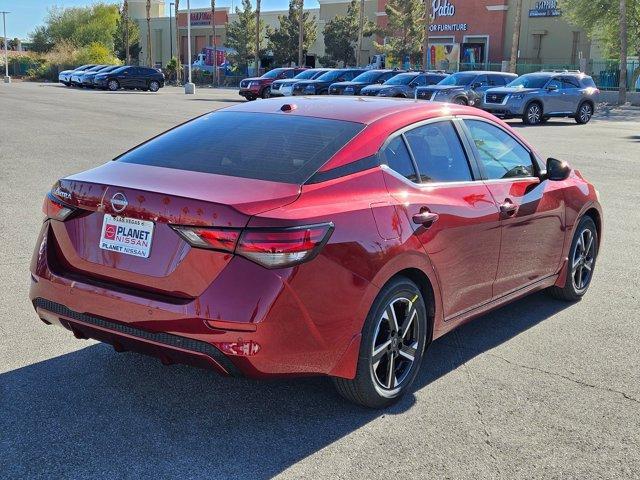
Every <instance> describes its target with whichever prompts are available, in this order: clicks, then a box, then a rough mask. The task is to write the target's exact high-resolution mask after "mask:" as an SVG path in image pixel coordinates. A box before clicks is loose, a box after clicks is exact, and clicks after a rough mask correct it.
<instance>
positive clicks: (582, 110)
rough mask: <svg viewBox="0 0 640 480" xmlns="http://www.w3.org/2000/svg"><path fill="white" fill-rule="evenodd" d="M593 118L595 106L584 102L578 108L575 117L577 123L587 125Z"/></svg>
mask: <svg viewBox="0 0 640 480" xmlns="http://www.w3.org/2000/svg"><path fill="white" fill-rule="evenodd" d="M592 116H593V106H592V105H591V104H590V103H589V102H582V103H581V104H580V106H579V107H578V112H577V113H576V116H575V117H574V118H575V120H576V123H577V124H579V125H585V124H587V123H589V120H591V117H592Z"/></svg>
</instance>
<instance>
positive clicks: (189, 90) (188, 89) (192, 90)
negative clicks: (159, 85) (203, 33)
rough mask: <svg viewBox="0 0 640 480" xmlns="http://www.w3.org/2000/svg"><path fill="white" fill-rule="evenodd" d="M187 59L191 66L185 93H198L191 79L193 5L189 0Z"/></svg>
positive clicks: (189, 66)
mask: <svg viewBox="0 0 640 480" xmlns="http://www.w3.org/2000/svg"><path fill="white" fill-rule="evenodd" d="M187 61H188V62H189V63H188V68H189V81H188V82H187V83H185V84H184V93H185V94H187V95H193V94H194V93H196V86H195V85H194V84H193V82H192V81H191V63H192V62H191V5H190V3H189V0H187Z"/></svg>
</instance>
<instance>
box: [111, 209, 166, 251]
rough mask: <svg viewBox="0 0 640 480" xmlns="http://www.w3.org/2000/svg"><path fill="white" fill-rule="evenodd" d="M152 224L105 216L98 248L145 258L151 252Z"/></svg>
mask: <svg viewBox="0 0 640 480" xmlns="http://www.w3.org/2000/svg"><path fill="white" fill-rule="evenodd" d="M153 226H154V225H153V222H150V221H148V220H138V219H136V218H127V217H114V216H113V215H109V214H105V216H104V220H103V221H102V233H101V234H100V248H102V249H103V250H110V251H112V252H119V253H124V254H125V255H133V256H135V257H142V258H147V257H148V256H149V252H150V251H151V240H152V238H153Z"/></svg>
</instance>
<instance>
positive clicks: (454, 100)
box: [453, 97, 469, 107]
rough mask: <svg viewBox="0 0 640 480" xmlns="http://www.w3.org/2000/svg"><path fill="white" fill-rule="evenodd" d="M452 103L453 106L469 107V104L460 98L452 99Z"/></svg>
mask: <svg viewBox="0 0 640 480" xmlns="http://www.w3.org/2000/svg"><path fill="white" fill-rule="evenodd" d="M453 103H454V104H455V105H464V106H465V107H466V106H467V105H469V102H467V100H466V99H465V98H462V97H458V98H454V99H453Z"/></svg>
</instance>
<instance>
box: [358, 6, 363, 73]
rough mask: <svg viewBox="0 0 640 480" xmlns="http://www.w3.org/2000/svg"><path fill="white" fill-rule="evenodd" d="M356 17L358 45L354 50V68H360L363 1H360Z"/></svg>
mask: <svg viewBox="0 0 640 480" xmlns="http://www.w3.org/2000/svg"><path fill="white" fill-rule="evenodd" d="M358 13H359V17H358V45H357V47H356V48H357V50H356V67H360V66H362V37H363V36H364V0H360V12H358Z"/></svg>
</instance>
